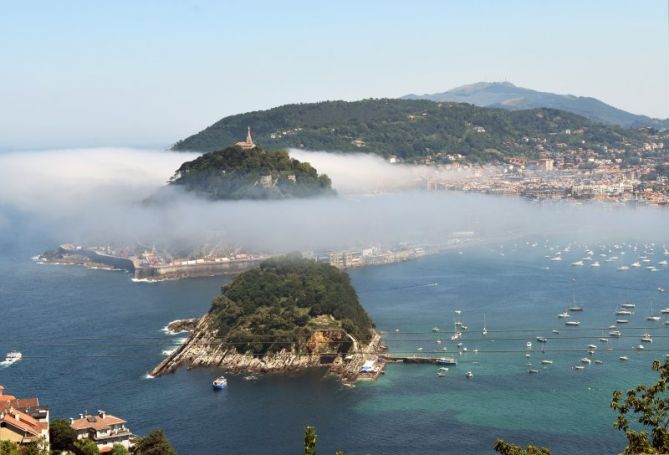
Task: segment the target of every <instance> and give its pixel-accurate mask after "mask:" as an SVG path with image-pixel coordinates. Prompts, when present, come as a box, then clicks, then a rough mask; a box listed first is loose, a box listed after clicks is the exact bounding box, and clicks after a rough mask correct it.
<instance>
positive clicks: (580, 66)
mask: <svg viewBox="0 0 669 455" xmlns="http://www.w3.org/2000/svg"><path fill="white" fill-rule="evenodd" d="M667 27H668V25H667V0H626V1H622V0H590V1H584V0H573V1H572V0H541V1H537V0H525V1H520V0H518V1H514V0H460V1H456V0H450V1H447V0H434V1H430V0H411V1H410V0H404V1H394V0H385V1H371V0H357V1H347V0H336V1H333V0H330V1H325V0H323V1H315V0H304V1H290V0H282V1H271V0H267V1H249V0H246V1H217V2H214V1H201V0H192V1H167V0H165V1H139V0H133V1H122V0H108V1H102V0H101V1H67V0H59V1H52V0H45V1H31V0H15V1H10V0H6V1H3V2H2V3H1V4H0V59H1V60H0V61H1V62H2V64H1V65H0V147H2V148H30V147H40V148H44V147H61V146H89V145H138V146H146V145H158V146H167V145H169V144H170V143H172V142H174V141H176V140H177V139H180V138H182V137H184V136H186V135H189V134H192V133H195V132H197V131H199V130H201V129H203V128H204V127H206V126H207V125H209V124H211V123H213V122H214V121H216V120H218V119H219V118H221V117H223V116H226V115H230V114H235V113H240V112H246V111H250V110H256V109H264V108H268V107H273V106H277V105H281V104H285V103H292V102H303V101H304V102H308V101H318V100H326V99H345V100H355V99H361V98H368V97H396V96H401V95H404V94H406V93H411V92H413V93H426V92H437V91H444V90H447V89H449V88H453V87H455V86H458V85H462V84H468V83H472V82H477V81H483V80H485V81H498V80H508V81H511V82H513V83H515V84H517V85H521V86H525V87H528V88H533V89H537V90H545V91H552V92H557V93H571V94H576V95H587V96H594V97H597V98H600V99H601V100H603V101H605V102H608V103H611V104H613V105H615V106H617V107H620V108H623V109H625V110H629V111H631V112H634V113H643V114H647V115H651V116H657V117H663V118H664V117H669V35H668V30H667Z"/></svg>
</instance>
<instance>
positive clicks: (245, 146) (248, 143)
mask: <svg viewBox="0 0 669 455" xmlns="http://www.w3.org/2000/svg"><path fill="white" fill-rule="evenodd" d="M235 145H236V146H237V147H240V148H241V149H242V150H251V149H254V148H256V145H255V143H254V142H253V138H252V137H251V127H250V126H249V127H248V129H247V131H246V140H245V141H241V142H237V143H236V144H235Z"/></svg>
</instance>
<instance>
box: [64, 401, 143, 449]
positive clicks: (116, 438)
mask: <svg viewBox="0 0 669 455" xmlns="http://www.w3.org/2000/svg"><path fill="white" fill-rule="evenodd" d="M125 423H126V422H125V420H123V419H120V418H118V417H115V416H113V415H109V414H107V413H106V412H104V411H98V413H97V414H95V415H88V414H86V415H84V414H79V418H78V419H70V426H71V427H72V429H74V431H76V432H77V439H90V440H92V441H93V442H95V444H96V445H97V446H98V449H99V450H100V452H101V453H105V452H111V450H112V447H113V446H114V444H120V445H122V446H123V447H125V448H126V449H130V448H131V447H132V446H133V441H132V440H133V439H134V437H135V435H133V434H132V433H131V432H130V430H128V428H126V426H125Z"/></svg>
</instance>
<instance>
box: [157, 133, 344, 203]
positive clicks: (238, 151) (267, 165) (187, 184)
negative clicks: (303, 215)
mask: <svg viewBox="0 0 669 455" xmlns="http://www.w3.org/2000/svg"><path fill="white" fill-rule="evenodd" d="M170 185H172V186H177V187H180V188H183V189H185V190H186V191H189V192H194V193H196V194H198V195H202V196H205V197H207V198H208V199H214V200H218V199H289V198H305V197H313V196H324V195H333V194H334V191H333V190H332V183H331V181H330V178H329V177H328V176H327V175H325V174H320V175H319V174H318V171H317V170H316V169H314V168H313V167H312V166H311V165H310V164H309V163H306V162H300V161H299V160H296V159H293V158H290V156H289V155H288V152H286V151H285V150H263V149H262V148H261V147H260V146H258V145H256V144H255V143H254V142H253V139H252V138H251V130H250V129H249V132H248V135H247V138H246V141H242V142H238V143H236V144H235V145H233V146H230V147H226V148H224V149H223V150H218V151H214V152H209V153H205V154H204V155H202V156H199V157H198V158H196V159H195V160H193V161H187V162H185V163H183V164H182V165H181V167H180V168H179V169H178V170H177V171H176V172H175V174H174V176H173V177H172V178H171V180H170Z"/></svg>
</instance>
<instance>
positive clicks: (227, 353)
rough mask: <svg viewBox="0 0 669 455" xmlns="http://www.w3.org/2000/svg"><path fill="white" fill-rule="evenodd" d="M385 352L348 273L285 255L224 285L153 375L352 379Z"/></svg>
mask: <svg viewBox="0 0 669 455" xmlns="http://www.w3.org/2000/svg"><path fill="white" fill-rule="evenodd" d="M380 349H381V346H380V336H379V334H378V333H377V332H376V331H375V330H374V325H373V323H372V321H371V319H370V317H369V316H368V314H367V312H366V311H365V310H364V308H362V306H361V305H360V303H359V301H358V296H357V294H356V292H355V289H354V288H353V286H352V285H351V282H350V278H349V276H348V275H347V274H346V273H345V272H343V271H341V270H338V269H337V268H335V267H332V266H330V265H328V264H323V263H318V262H315V261H313V260H310V259H305V258H302V257H301V256H299V255H288V256H283V257H279V258H272V259H269V260H266V261H264V262H263V263H261V264H260V266H259V267H258V268H255V269H252V270H249V271H246V272H244V273H241V274H240V275H238V276H237V277H236V278H235V279H234V280H233V281H232V282H230V283H228V284H226V285H225V286H224V287H223V288H222V290H221V293H220V294H219V295H218V296H217V297H216V298H214V300H213V302H212V305H211V308H210V310H209V312H208V313H207V314H206V315H205V316H203V317H202V318H201V319H200V321H199V322H198V324H197V326H196V327H195V329H194V330H193V332H192V334H191V335H190V336H189V338H188V340H187V341H186V342H185V343H184V344H183V345H182V346H181V347H180V348H179V349H178V350H177V351H175V352H174V353H172V354H171V355H170V356H169V357H167V358H166V359H165V360H163V362H161V363H160V364H159V365H158V366H157V367H156V368H154V370H153V371H152V372H151V373H150V374H151V375H152V376H158V375H161V374H165V373H170V372H172V371H174V370H176V369H177V368H178V367H179V366H182V365H185V366H189V367H197V366H208V367H212V366H213V367H220V368H222V369H224V370H227V371H231V372H239V373H267V372H288V371H298V370H303V369H305V368H327V369H329V371H331V372H333V373H335V374H337V375H339V376H340V377H341V378H342V379H343V380H345V381H353V380H355V379H357V376H358V374H359V372H360V368H361V366H362V365H363V364H364V363H365V362H368V361H370V359H371V360H376V359H377V354H378V352H379V350H380Z"/></svg>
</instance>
